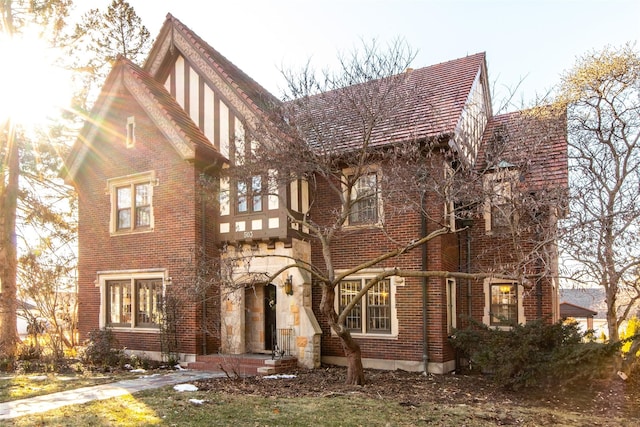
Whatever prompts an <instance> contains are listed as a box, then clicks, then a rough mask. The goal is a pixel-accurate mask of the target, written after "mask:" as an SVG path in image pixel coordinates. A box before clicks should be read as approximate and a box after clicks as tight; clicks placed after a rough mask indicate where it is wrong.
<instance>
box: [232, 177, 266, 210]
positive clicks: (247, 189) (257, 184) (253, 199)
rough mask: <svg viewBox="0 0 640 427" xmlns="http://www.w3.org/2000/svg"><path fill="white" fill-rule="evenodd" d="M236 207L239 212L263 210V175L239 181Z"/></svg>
mask: <svg viewBox="0 0 640 427" xmlns="http://www.w3.org/2000/svg"><path fill="white" fill-rule="evenodd" d="M236 207H237V212H238V213H248V212H261V211H262V177H261V176H254V177H251V178H250V179H248V180H244V181H238V183H237V193H236Z"/></svg>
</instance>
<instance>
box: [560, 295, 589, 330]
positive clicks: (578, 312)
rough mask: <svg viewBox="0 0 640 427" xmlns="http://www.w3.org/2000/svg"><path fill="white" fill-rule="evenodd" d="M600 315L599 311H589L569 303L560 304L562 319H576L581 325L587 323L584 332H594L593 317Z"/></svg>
mask: <svg viewBox="0 0 640 427" xmlns="http://www.w3.org/2000/svg"><path fill="white" fill-rule="evenodd" d="M596 314H598V312H597V311H593V310H589V309H588V308H585V307H580V306H578V305H574V304H571V303H568V302H561V303H560V317H561V318H562V319H574V320H575V321H577V322H578V323H579V324H581V325H582V322H583V321H584V322H586V324H585V325H584V326H585V327H584V328H583V330H593V317H594V316H595V315H596Z"/></svg>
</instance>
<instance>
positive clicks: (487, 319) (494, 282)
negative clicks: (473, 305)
mask: <svg viewBox="0 0 640 427" xmlns="http://www.w3.org/2000/svg"><path fill="white" fill-rule="evenodd" d="M501 284H504V285H515V286H516V304H517V310H516V312H517V319H516V322H517V324H520V325H522V324H524V323H526V322H527V319H526V317H525V315H524V304H523V301H522V297H523V295H524V286H522V285H521V284H519V283H517V282H516V281H513V280H503V279H492V278H487V279H484V316H483V317H482V323H484V324H485V325H487V326H488V327H490V328H492V329H500V330H505V331H508V330H511V329H512V328H513V326H511V325H496V324H493V323H492V321H491V318H492V314H491V287H492V286H499V285H501Z"/></svg>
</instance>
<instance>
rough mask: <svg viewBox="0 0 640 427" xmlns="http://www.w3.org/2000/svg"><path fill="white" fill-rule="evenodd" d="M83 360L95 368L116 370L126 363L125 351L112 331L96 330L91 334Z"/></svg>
mask: <svg viewBox="0 0 640 427" xmlns="http://www.w3.org/2000/svg"><path fill="white" fill-rule="evenodd" d="M81 360H82V361H83V362H84V363H85V364H87V365H89V366H91V367H94V368H102V369H106V368H114V367H120V366H122V365H123V364H124V363H126V355H125V354H124V349H123V348H120V344H119V343H118V340H117V338H116V336H115V335H114V333H113V332H112V331H111V330H110V329H96V330H93V331H91V332H89V337H88V339H87V341H86V342H85V348H84V351H83V352H82V355H81Z"/></svg>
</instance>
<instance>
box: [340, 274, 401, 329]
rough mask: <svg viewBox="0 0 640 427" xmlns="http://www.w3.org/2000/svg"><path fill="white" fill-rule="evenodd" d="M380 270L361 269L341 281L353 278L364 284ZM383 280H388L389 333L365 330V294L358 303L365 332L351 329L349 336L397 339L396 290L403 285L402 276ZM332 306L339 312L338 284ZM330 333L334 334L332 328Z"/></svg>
mask: <svg viewBox="0 0 640 427" xmlns="http://www.w3.org/2000/svg"><path fill="white" fill-rule="evenodd" d="M381 272H382V270H376V271H372V270H366V271H361V272H359V273H358V274H354V275H353V276H348V277H345V278H343V281H355V280H360V281H361V284H362V286H364V284H365V283H366V282H367V281H368V280H370V279H372V278H374V277H375V276H377V275H378V274H380V273H381ZM336 273H337V274H340V272H338V271H337V272H336ZM384 280H389V311H390V313H389V316H390V322H391V330H390V332H389V333H380V332H366V326H367V325H368V319H369V316H368V314H369V313H368V308H367V301H366V300H367V296H366V295H365V296H364V297H363V298H362V300H361V302H360V304H361V306H362V309H361V310H362V313H363V317H362V322H363V329H364V330H365V332H357V331H353V330H352V331H351V336H352V337H354V338H373V339H398V333H399V332H398V330H399V327H398V312H397V309H396V293H397V291H398V287H400V286H404V283H405V281H404V278H402V277H398V276H389V277H386V278H385V279H384ZM334 308H335V310H336V312H337V313H339V312H340V284H338V285H336V293H335V299H334ZM331 335H332V336H336V334H335V332H334V331H333V330H331Z"/></svg>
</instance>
